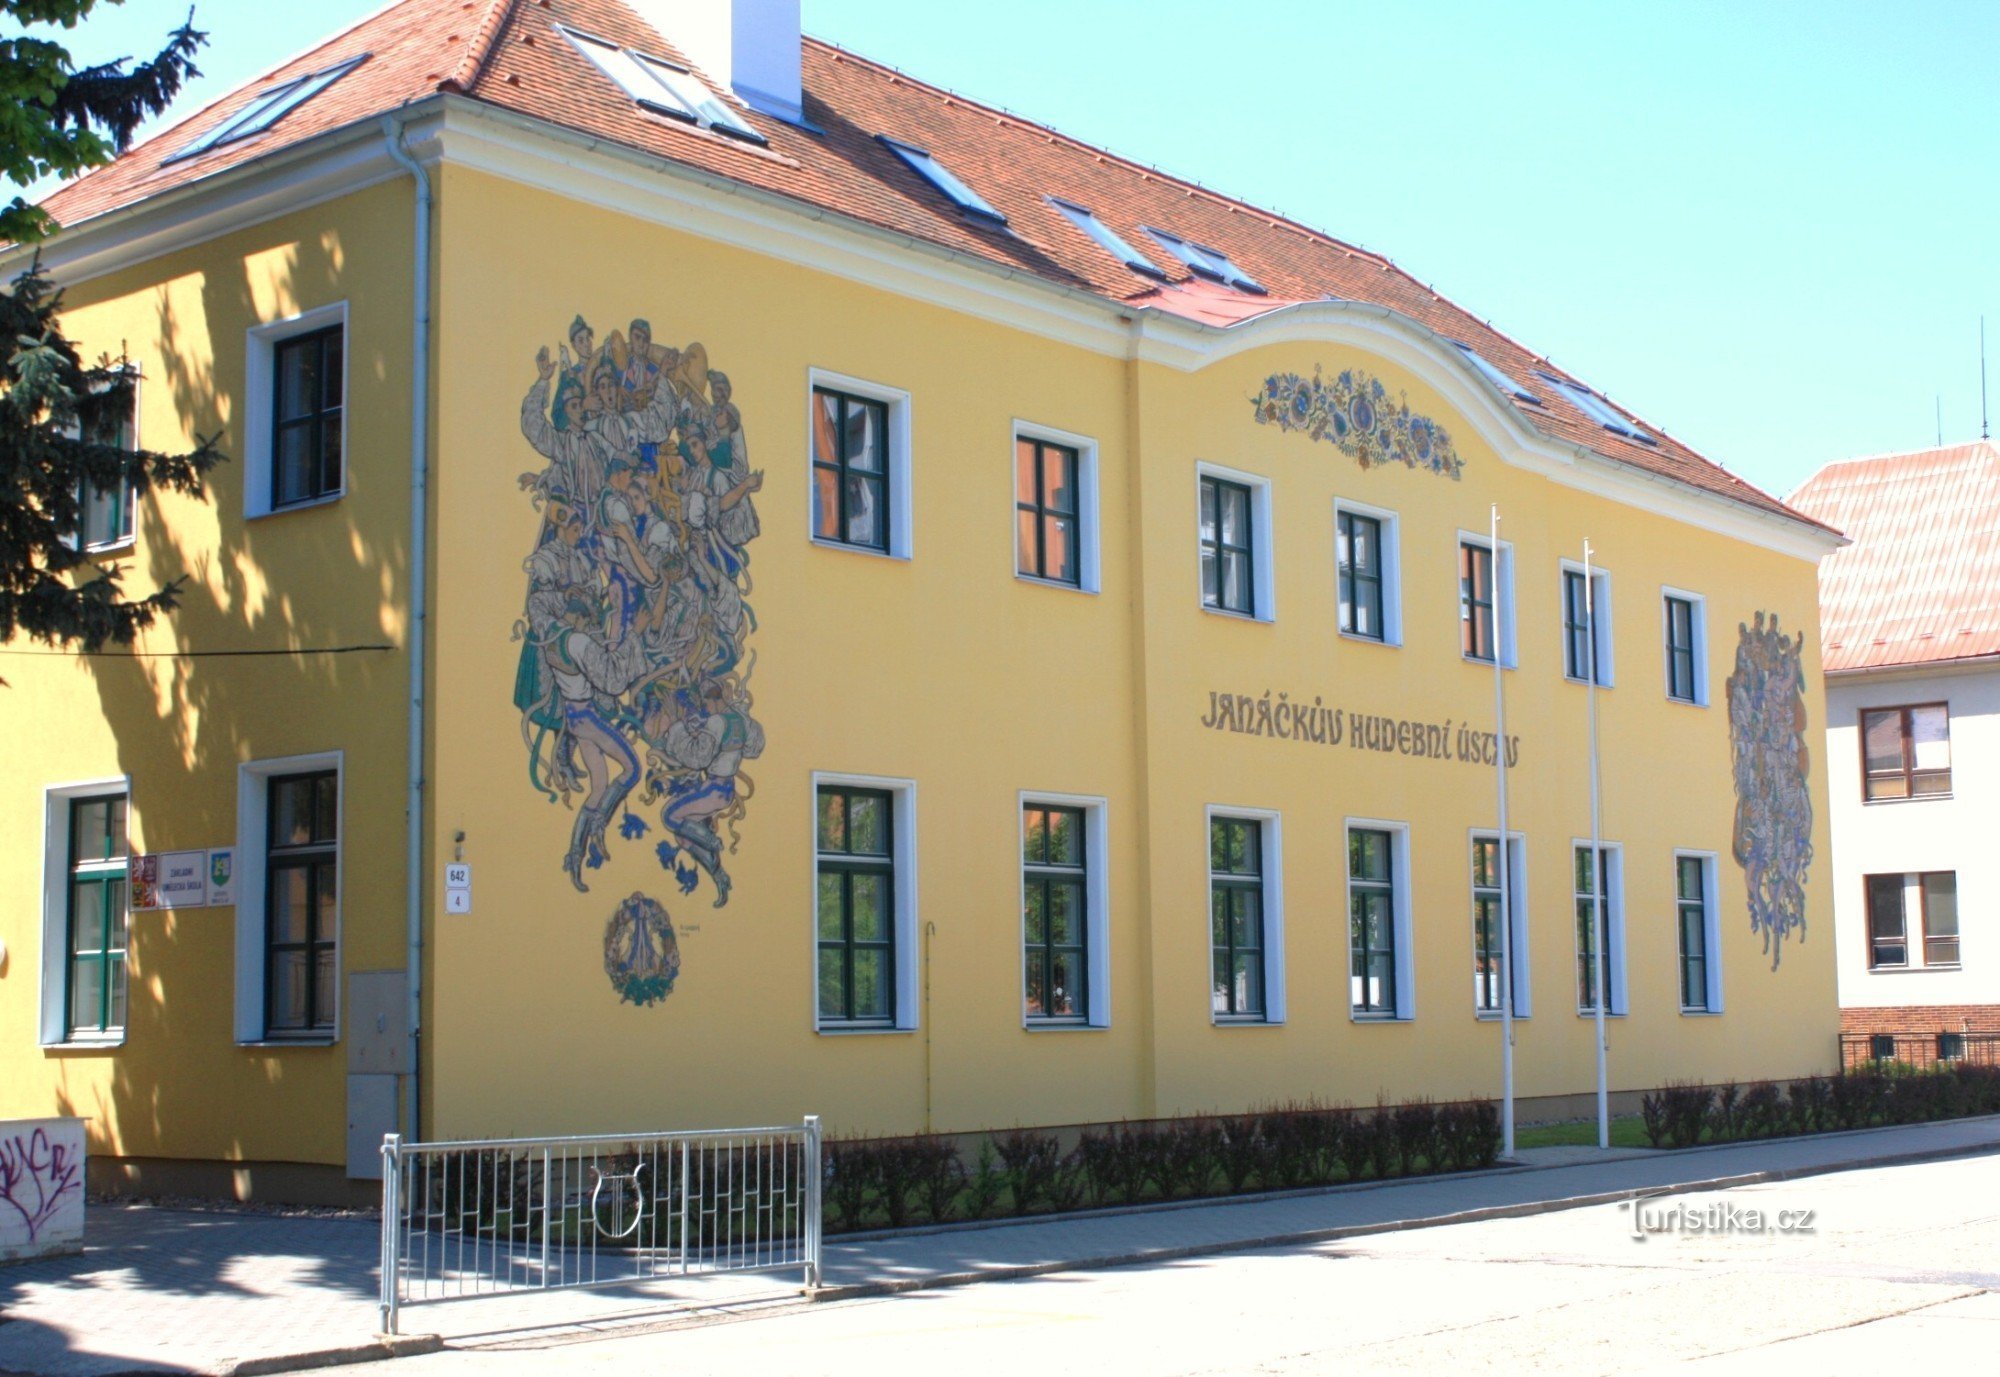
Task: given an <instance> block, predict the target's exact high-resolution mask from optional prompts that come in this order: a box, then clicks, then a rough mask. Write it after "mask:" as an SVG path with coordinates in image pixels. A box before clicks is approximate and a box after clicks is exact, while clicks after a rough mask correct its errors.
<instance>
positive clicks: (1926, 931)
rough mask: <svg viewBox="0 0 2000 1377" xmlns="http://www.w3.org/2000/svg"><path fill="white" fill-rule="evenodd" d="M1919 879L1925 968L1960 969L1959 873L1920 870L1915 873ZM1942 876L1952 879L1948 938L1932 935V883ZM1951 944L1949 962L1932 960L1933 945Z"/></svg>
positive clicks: (1918, 897)
mask: <svg viewBox="0 0 2000 1377" xmlns="http://www.w3.org/2000/svg"><path fill="white" fill-rule="evenodd" d="M1913 873H1914V874H1915V875H1916V879H1917V910H1918V915H1919V919H1918V920H1919V922H1920V924H1921V929H1920V930H1921V931H1922V933H1923V942H1924V968H1925V969H1926V970H1929V969H1933V968H1934V969H1937V970H1954V969H1956V968H1957V967H1959V966H1960V965H1961V964H1962V962H1961V961H1960V953H1961V948H1960V947H1959V940H1960V932H1961V927H1960V924H1959V916H1958V872H1957V871H1956V870H1919V871H1915V872H1913ZM1940 876H1949V877H1950V878H1951V932H1950V934H1949V935H1948V936H1936V937H1934V936H1932V935H1931V886H1930V882H1931V881H1932V880H1933V879H1936V878H1938V877H1940ZM1946 944H1949V945H1950V947H1951V957H1950V959H1948V960H1945V959H1939V960H1935V961H1934V960H1932V959H1931V948H1932V947H1933V945H1936V946H1939V947H1942V946H1945V945H1946Z"/></svg>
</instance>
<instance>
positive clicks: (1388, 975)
mask: <svg viewBox="0 0 2000 1377" xmlns="http://www.w3.org/2000/svg"><path fill="white" fill-rule="evenodd" d="M1395 846H1396V839H1395V835H1394V834H1393V833H1390V832H1384V831H1381V830H1378V829H1376V828H1372V827H1350V828H1348V829H1347V912H1348V923H1347V938H1348V963H1349V965H1348V974H1349V979H1350V981H1351V982H1352V993H1353V1006H1354V1012H1355V1013H1357V1014H1366V1015H1371V1016H1386V1017H1394V1016H1395V1013H1396V858H1395Z"/></svg>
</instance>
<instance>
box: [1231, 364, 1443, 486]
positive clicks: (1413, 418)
mask: <svg viewBox="0 0 2000 1377" xmlns="http://www.w3.org/2000/svg"><path fill="white" fill-rule="evenodd" d="M1251 404H1252V405H1253V406H1254V407H1255V409H1256V417H1257V421H1258V423H1259V424H1261V425H1274V426H1276V427H1278V429H1280V430H1301V431H1304V432H1305V433H1306V434H1307V435H1308V436H1309V437H1311V438H1312V439H1314V440H1324V441H1326V442H1327V443H1328V444H1331V445H1337V446H1338V447H1339V448H1340V450H1341V451H1342V452H1343V453H1345V454H1348V455H1350V456H1352V457H1353V458H1354V459H1355V460H1356V461H1357V462H1358V463H1359V464H1360V465H1361V467H1362V468H1364V469H1367V468H1374V467H1376V466H1378V465H1381V464H1402V465H1403V466H1404V467H1406V468H1412V469H1422V470H1424V471H1426V472H1429V473H1436V474H1442V475H1443V476H1444V477H1446V478H1452V479H1456V478H1458V477H1460V476H1461V474H1463V472H1464V470H1465V461H1464V460H1462V459H1460V458H1459V457H1458V451H1457V450H1456V449H1454V448H1453V447H1452V443H1451V434H1450V432H1449V431H1447V430H1446V429H1445V428H1444V427H1443V426H1441V425H1439V424H1438V423H1437V422H1436V421H1433V420H1432V419H1431V418H1430V417H1428V416H1424V415H1421V414H1419V413H1417V412H1414V411H1411V410H1410V407H1409V403H1408V402H1407V401H1406V400H1405V399H1404V398H1403V397H1402V396H1401V395H1400V394H1398V395H1397V396H1396V397H1393V398H1392V397H1390V395H1389V389H1388V388H1386V387H1384V386H1383V385H1382V380H1381V379H1380V378H1377V377H1374V376H1372V375H1371V374H1369V373H1366V372H1364V371H1362V370H1361V369H1359V368H1348V369H1343V370H1342V371H1341V372H1340V373H1339V374H1338V375H1337V376H1336V377H1335V378H1334V379H1333V380H1332V381H1331V382H1328V381H1327V380H1326V379H1325V378H1324V377H1323V376H1321V373H1320V369H1319V366H1318V365H1314V367H1313V375H1312V376H1311V377H1310V378H1307V377H1304V376H1302V375H1300V374H1298V373H1273V374H1272V375H1271V376H1270V377H1268V378H1266V379H1265V380H1264V388H1263V391H1262V392H1260V393H1259V394H1258V395H1257V396H1255V397H1253V398H1251Z"/></svg>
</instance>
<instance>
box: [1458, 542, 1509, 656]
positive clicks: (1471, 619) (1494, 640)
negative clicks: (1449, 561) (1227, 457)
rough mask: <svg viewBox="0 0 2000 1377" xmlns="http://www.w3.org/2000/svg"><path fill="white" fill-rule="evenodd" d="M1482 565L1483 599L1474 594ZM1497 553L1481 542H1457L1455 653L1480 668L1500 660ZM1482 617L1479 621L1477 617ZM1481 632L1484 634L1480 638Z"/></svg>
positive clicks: (1498, 568)
mask: <svg viewBox="0 0 2000 1377" xmlns="http://www.w3.org/2000/svg"><path fill="white" fill-rule="evenodd" d="M1482 560H1483V561H1484V563H1485V566H1486V597H1485V598H1484V599H1483V600H1482V599H1481V598H1480V597H1479V595H1478V572H1479V565H1480V563H1481V561H1482ZM1499 607H1500V552H1499V551H1498V550H1497V549H1495V548H1494V547H1493V546H1491V545H1489V544H1486V543H1485V542H1483V541H1473V540H1466V539H1465V538H1463V537H1460V539H1459V542H1458V622H1459V633H1458V644H1459V654H1460V655H1462V656H1463V657H1464V658H1466V659H1468V660H1476V661H1478V662H1479V663H1480V664H1482V665H1490V664H1495V663H1498V662H1499V660H1500V615H1499ZM1482 613H1483V614H1484V617H1483V620H1482V616H1481V614H1482ZM1482 629H1483V631H1484V635H1483V636H1482V634H1481V632H1482Z"/></svg>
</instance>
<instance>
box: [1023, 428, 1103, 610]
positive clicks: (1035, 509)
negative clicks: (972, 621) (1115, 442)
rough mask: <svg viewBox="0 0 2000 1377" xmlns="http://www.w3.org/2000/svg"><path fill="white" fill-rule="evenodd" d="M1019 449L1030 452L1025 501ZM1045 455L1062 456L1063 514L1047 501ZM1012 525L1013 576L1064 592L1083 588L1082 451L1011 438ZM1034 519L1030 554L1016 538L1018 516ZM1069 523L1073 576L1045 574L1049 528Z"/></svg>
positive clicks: (1040, 440) (1035, 438)
mask: <svg viewBox="0 0 2000 1377" xmlns="http://www.w3.org/2000/svg"><path fill="white" fill-rule="evenodd" d="M1023 446H1027V447H1030V448H1031V449H1032V451H1033V455H1034V457H1033V461H1032V467H1033V471H1034V492H1033V493H1032V494H1031V495H1030V496H1028V497H1027V498H1026V499H1025V500H1024V499H1023V497H1022V493H1021V480H1020V472H1021V471H1020V463H1021V450H1022V447H1023ZM1048 454H1057V455H1060V456H1062V458H1063V461H1064V465H1065V468H1066V470H1067V473H1068V481H1067V483H1066V484H1064V486H1065V487H1067V489H1068V491H1069V494H1070V503H1071V505H1070V509H1069V510H1067V511H1065V510H1063V509H1062V508H1060V507H1056V506H1054V505H1052V504H1051V503H1050V501H1049V494H1048V485H1047V482H1046V478H1047V470H1046V468H1045V467H1044V457H1045V456H1046V455H1048ZM1014 464H1015V468H1014V513H1015V516H1014V521H1015V533H1016V535H1015V539H1016V544H1017V549H1016V550H1015V554H1014V572H1015V573H1017V574H1019V575H1021V576H1022V577H1023V578H1030V579H1039V580H1040V581H1042V582H1044V583H1054V584H1059V585H1061V586H1062V587H1065V588H1082V587H1083V565H1084V540H1085V538H1086V537H1085V533H1084V529H1083V505H1084V504H1083V486H1082V485H1083V450H1082V448H1081V447H1080V446H1077V445H1068V444H1064V443H1062V442H1061V441H1060V440H1045V439H1043V438H1042V437H1041V436H1039V435H1033V434H1028V433H1022V434H1017V435H1016V436H1015V437H1014ZM1024 515H1025V516H1031V517H1032V518H1033V519H1034V527H1035V544H1034V548H1033V550H1032V551H1031V550H1030V549H1029V548H1028V546H1027V544H1026V543H1025V541H1023V540H1022V539H1021V536H1020V519H1021V517H1022V516H1024ZM1065 520H1066V521H1068V522H1069V523H1070V551H1071V557H1072V565H1073V569H1074V572H1073V573H1072V574H1071V575H1070V576H1069V577H1068V578H1065V577H1063V576H1062V575H1061V574H1059V573H1050V572H1049V538H1048V536H1049V526H1050V524H1051V523H1054V522H1061V521H1065Z"/></svg>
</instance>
